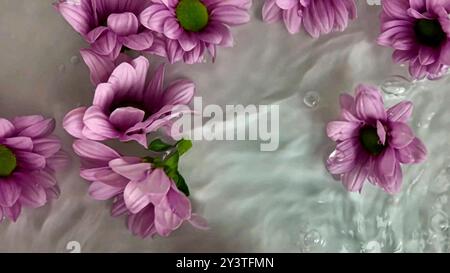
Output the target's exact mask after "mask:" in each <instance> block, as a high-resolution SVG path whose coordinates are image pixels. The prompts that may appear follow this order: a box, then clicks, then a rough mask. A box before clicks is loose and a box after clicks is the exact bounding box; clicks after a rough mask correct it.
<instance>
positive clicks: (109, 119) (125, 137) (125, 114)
mask: <svg viewBox="0 0 450 273" xmlns="http://www.w3.org/2000/svg"><path fill="white" fill-rule="evenodd" d="M148 69H149V62H148V60H147V59H146V58H145V57H138V58H136V59H134V60H133V61H131V64H130V63H127V62H124V63H121V64H120V65H119V66H117V67H116V68H115V69H114V70H113V72H112V74H111V76H110V77H109V80H108V82H106V83H101V84H99V85H98V86H97V88H96V91H95V94H94V100H93V103H92V106H90V107H80V108H77V109H75V110H73V111H71V112H70V113H68V114H67V115H66V117H65V118H64V122H63V127H64V129H65V130H66V131H67V132H68V133H69V134H71V135H72V136H74V137H76V138H80V139H91V140H99V141H102V140H107V139H119V140H120V141H124V142H126V141H132V140H135V141H137V142H139V143H140V144H141V145H143V146H145V147H147V134H148V133H149V132H153V131H156V130H158V129H159V128H161V127H164V126H167V125H168V124H170V123H171V122H172V121H173V119H174V118H176V117H178V116H179V115H180V110H181V108H180V107H178V106H180V105H187V104H189V103H190V102H191V100H192V98H193V96H194V93H195V85H194V83H193V82H191V81H189V80H178V81H174V82H172V84H171V85H170V86H169V87H167V89H165V90H164V89H163V80H164V66H163V65H161V66H160V67H159V68H158V70H157V71H156V73H155V75H154V77H153V78H152V79H151V80H150V81H149V82H147V81H146V78H147V72H148ZM177 109H178V110H177Z"/></svg>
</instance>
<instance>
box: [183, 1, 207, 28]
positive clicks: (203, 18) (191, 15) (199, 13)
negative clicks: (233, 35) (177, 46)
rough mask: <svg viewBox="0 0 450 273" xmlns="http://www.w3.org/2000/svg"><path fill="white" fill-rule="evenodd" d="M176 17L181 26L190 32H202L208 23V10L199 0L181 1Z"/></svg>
mask: <svg viewBox="0 0 450 273" xmlns="http://www.w3.org/2000/svg"><path fill="white" fill-rule="evenodd" d="M176 15H177V19H178V21H179V22H180V24H181V26H182V27H183V28H184V29H185V30H187V31H192V32H199V31H201V30H203V29H204V28H205V27H206V25H208V21H209V14H208V10H207V9H206V6H205V5H204V4H203V3H202V2H201V1H200V0H181V1H180V3H178V5H177V8H176Z"/></svg>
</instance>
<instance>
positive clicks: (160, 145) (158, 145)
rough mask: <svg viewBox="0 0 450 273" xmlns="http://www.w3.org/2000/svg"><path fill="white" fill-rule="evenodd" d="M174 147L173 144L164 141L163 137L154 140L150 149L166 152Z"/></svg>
mask: <svg viewBox="0 0 450 273" xmlns="http://www.w3.org/2000/svg"><path fill="white" fill-rule="evenodd" d="M170 148H172V145H170V144H167V143H164V142H163V141H162V140H161V139H155V140H153V141H152V142H151V143H150V145H149V147H148V149H149V150H151V151H154V152H164V151H167V150H169V149H170Z"/></svg>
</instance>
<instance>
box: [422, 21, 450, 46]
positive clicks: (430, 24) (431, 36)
mask: <svg viewBox="0 0 450 273" xmlns="http://www.w3.org/2000/svg"><path fill="white" fill-rule="evenodd" d="M414 32H415V34H416V38H417V41H418V42H419V43H421V44H423V45H426V46H430V47H439V46H441V44H442V43H443V42H444V41H445V40H446V39H447V34H446V33H445V32H444V30H442V26H441V23H440V22H439V20H428V19H419V20H417V22H416V24H415V26H414Z"/></svg>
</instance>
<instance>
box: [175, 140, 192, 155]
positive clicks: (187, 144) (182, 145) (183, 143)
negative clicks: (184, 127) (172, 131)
mask: <svg viewBox="0 0 450 273" xmlns="http://www.w3.org/2000/svg"><path fill="white" fill-rule="evenodd" d="M177 148H178V153H179V154H180V156H181V155H183V154H185V153H186V152H187V151H189V150H190V149H191V148H192V141H190V140H186V139H182V140H180V141H179V142H178V143H177Z"/></svg>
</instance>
